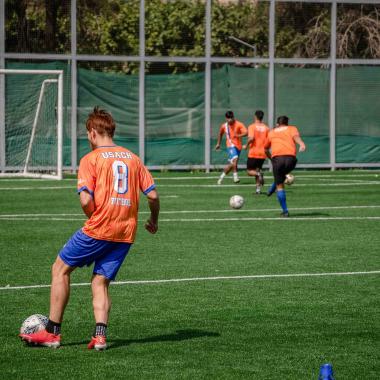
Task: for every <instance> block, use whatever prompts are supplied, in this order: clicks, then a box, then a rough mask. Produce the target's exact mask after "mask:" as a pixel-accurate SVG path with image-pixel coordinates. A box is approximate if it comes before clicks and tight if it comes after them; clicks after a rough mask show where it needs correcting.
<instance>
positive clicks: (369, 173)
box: [0, 169, 380, 183]
mask: <svg viewBox="0 0 380 380" xmlns="http://www.w3.org/2000/svg"><path fill="white" fill-rule="evenodd" d="M243 170H244V169H242V171H243ZM153 174H154V173H153ZM219 174H220V173H219V172H216V173H215V175H204V176H190V175H189V176H179V177H157V176H155V175H153V177H154V179H155V180H159V181H183V180H189V181H191V180H193V179H218V178H219ZM294 174H295V177H296V178H303V179H309V178H317V179H322V178H323V179H331V180H333V179H334V180H339V179H343V178H350V179H352V178H353V179H358V178H359V177H365V178H367V177H370V178H378V177H380V172H379V171H373V170H368V171H364V170H363V172H360V173H351V174H307V173H302V174H300V173H297V172H294ZM239 177H240V178H244V179H248V178H252V177H250V176H247V175H243V176H242V175H241V176H239ZM264 178H265V179H271V178H273V176H272V175H270V174H266V175H264ZM41 181H44V180H43V179H36V178H24V179H21V178H19V179H12V178H0V183H1V182H14V183H20V182H36V183H41ZM61 181H62V182H77V179H76V178H64V179H62V180H61ZM48 182H49V183H51V180H48Z"/></svg>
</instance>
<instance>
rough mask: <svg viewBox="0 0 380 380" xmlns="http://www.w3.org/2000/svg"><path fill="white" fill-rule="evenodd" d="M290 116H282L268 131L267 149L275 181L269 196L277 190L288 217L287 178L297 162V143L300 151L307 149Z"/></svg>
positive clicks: (284, 213)
mask: <svg viewBox="0 0 380 380" xmlns="http://www.w3.org/2000/svg"><path fill="white" fill-rule="evenodd" d="M288 123H289V118H288V117H287V116H280V117H279V118H278V119H277V125H276V127H275V128H273V129H272V130H271V131H270V132H269V133H268V139H267V143H266V144H265V149H266V153H267V155H268V157H271V158H272V166H273V176H274V182H273V184H272V185H271V187H270V188H269V190H268V193H267V194H268V196H270V195H272V194H273V193H274V192H275V191H276V192H277V199H278V202H279V203H280V205H281V208H282V213H281V216H283V217H288V216H289V211H288V207H287V204H286V193H285V184H284V182H285V178H286V175H287V174H289V173H290V172H291V171H292V170H293V169H294V168H295V167H296V164H297V158H296V152H297V147H296V144H298V145H299V151H300V152H303V151H305V149H306V145H305V143H304V142H303V141H302V139H301V137H300V135H299V132H298V129H297V127H294V126H290V125H288Z"/></svg>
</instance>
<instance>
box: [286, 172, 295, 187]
mask: <svg viewBox="0 0 380 380" xmlns="http://www.w3.org/2000/svg"><path fill="white" fill-rule="evenodd" d="M293 182H294V175H293V174H287V175H286V176H285V184H286V185H291V184H293Z"/></svg>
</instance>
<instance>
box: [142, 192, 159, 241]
mask: <svg viewBox="0 0 380 380" xmlns="http://www.w3.org/2000/svg"><path fill="white" fill-rule="evenodd" d="M146 196H147V198H148V206H149V209H150V218H149V219H148V220H147V222H146V223H145V229H146V230H147V231H149V232H150V233H151V234H155V233H156V232H157V230H158V214H159V213H160V198H159V196H158V193H157V191H156V190H152V191H150V192H149V193H148V194H147V195H146Z"/></svg>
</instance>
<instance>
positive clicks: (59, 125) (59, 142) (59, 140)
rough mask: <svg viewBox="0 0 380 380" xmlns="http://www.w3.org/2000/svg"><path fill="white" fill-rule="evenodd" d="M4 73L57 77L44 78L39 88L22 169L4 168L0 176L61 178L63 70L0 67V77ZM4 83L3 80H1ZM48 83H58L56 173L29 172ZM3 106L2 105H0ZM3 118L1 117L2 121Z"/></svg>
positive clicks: (1, 95)
mask: <svg viewBox="0 0 380 380" xmlns="http://www.w3.org/2000/svg"><path fill="white" fill-rule="evenodd" d="M4 74H31V75H41V74H42V75H44V74H45V75H56V76H58V78H57V79H45V80H44V81H43V82H42V84H41V88H40V94H39V98H38V104H37V109H36V113H35V116H34V121H33V126H32V132H31V136H30V140H29V145H28V151H27V156H26V160H25V165H24V168H23V170H22V172H18V173H7V172H6V168H5V170H3V171H1V172H0V178H1V177H25V178H44V179H57V180H61V179H62V177H63V173H62V172H63V170H62V167H63V158H62V150H63V149H62V146H63V70H17V69H0V79H2V78H1V76H2V77H3V76H4ZM3 83H4V82H3ZM49 83H58V99H57V171H56V174H38V173H30V172H28V164H29V159H30V155H31V151H32V145H33V140H34V135H35V131H36V127H37V122H38V117H39V114H40V110H41V103H42V99H43V94H44V90H45V86H46V85H47V84H49ZM4 93H5V91H4V92H3V93H2V94H0V97H2V99H1V100H0V101H1V102H5V99H4ZM2 108H4V107H2ZM4 120H5V119H3V121H4ZM4 130H5V126H4V128H3V132H4ZM0 135H2V136H1V138H2V139H3V140H4V141H5V133H3V134H1V133H0ZM1 146H2V147H5V144H4V143H3V142H2V143H1Z"/></svg>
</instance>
